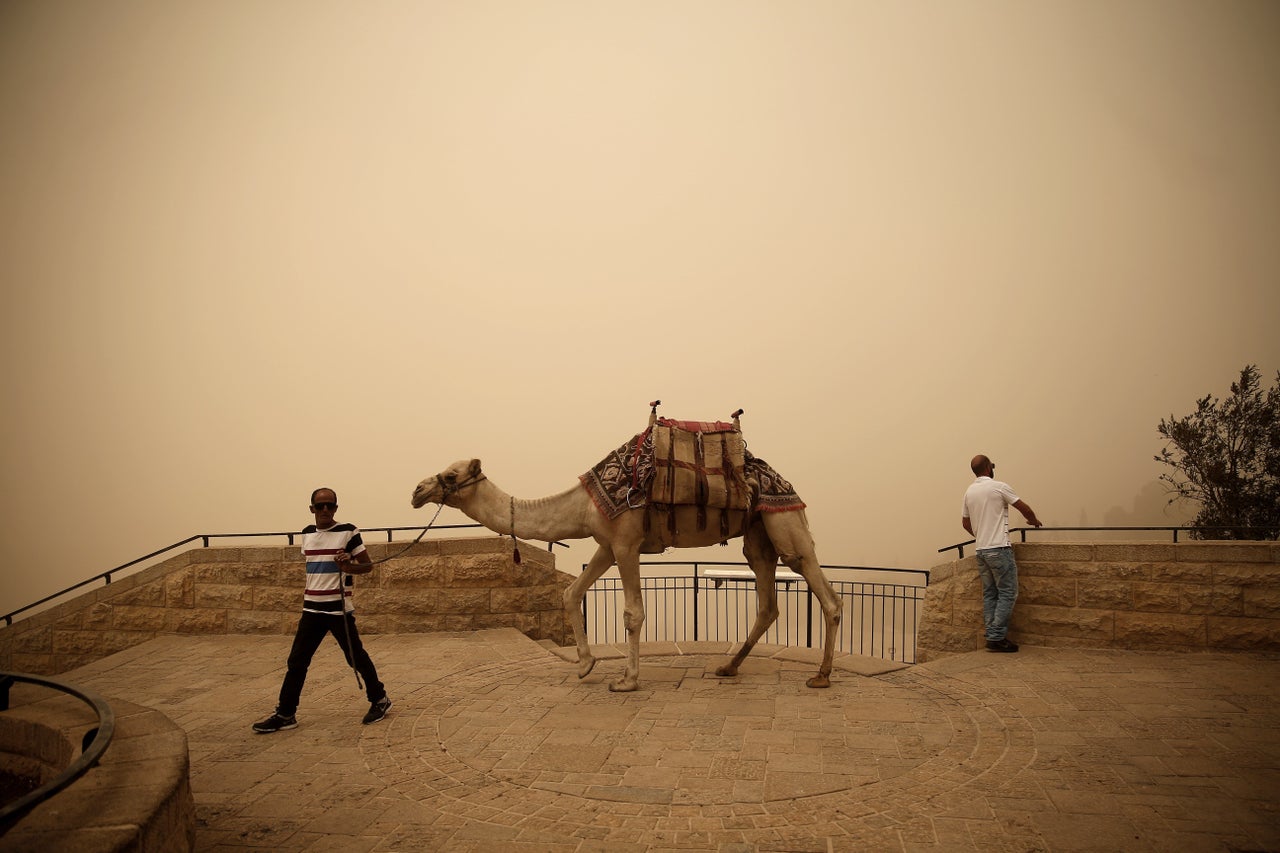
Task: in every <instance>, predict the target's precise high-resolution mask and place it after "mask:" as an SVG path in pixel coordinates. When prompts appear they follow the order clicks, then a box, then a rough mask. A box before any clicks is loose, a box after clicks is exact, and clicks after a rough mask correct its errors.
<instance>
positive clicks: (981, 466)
mask: <svg viewBox="0 0 1280 853" xmlns="http://www.w3.org/2000/svg"><path fill="white" fill-rule="evenodd" d="M990 464H991V460H990V459H988V458H987V457H985V456H983V455H982V454H981V453H979V454H978V455H977V456H975V457H973V461H972V462H970V463H969V469H970V470H971V471H973V473H975V474H981V473H982V472H983V471H985V470H986V468H987V466H988V465H990ZM337 497H338V496H337V494H336V493H335V494H334V499H335V500H337Z"/></svg>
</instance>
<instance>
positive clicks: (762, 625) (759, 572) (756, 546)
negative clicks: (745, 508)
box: [716, 521, 778, 677]
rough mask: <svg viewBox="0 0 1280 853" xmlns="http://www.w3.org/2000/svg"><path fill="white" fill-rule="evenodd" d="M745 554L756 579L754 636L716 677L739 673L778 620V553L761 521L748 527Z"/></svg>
mask: <svg viewBox="0 0 1280 853" xmlns="http://www.w3.org/2000/svg"><path fill="white" fill-rule="evenodd" d="M742 555H743V556H744V557H746V558H747V564H748V565H749V566H751V571H752V572H754V573H755V576H756V620H755V623H754V624H753V625H752V626H751V633H749V634H748V635H747V639H746V641H745V642H743V644H742V648H740V649H738V653H737V654H735V655H734V656H733V658H732V659H731V660H730V661H729V662H728V663H726V664H725V665H724V666H721V667H720V668H719V669H717V670H716V675H719V676H725V677H730V676H734V675H737V674H738V667H739V666H741V665H742V662H743V661H744V660H746V659H747V655H749V654H751V650H752V649H754V648H755V646H756V643H758V642H760V638H761V637H763V636H764V632H765V631H768V630H769V628H770V626H772V625H773V623H774V622H776V621H777V620H778V586H777V582H776V579H777V574H778V552H777V551H775V550H774V548H773V543H772V542H770V541H769V537H768V536H767V535H765V529H764V527H763V526H762V525H761V523H760V522H759V521H755V522H753V523H752V524H751V526H750V527H748V528H747V532H746V533H745V534H744V535H743V538H742Z"/></svg>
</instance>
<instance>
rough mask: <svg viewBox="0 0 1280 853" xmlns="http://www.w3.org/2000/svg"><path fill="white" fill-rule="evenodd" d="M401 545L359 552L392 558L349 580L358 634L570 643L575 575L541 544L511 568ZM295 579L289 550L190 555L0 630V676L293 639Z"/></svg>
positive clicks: (463, 550)
mask: <svg viewBox="0 0 1280 853" xmlns="http://www.w3.org/2000/svg"><path fill="white" fill-rule="evenodd" d="M406 544H408V543H404V542H391V543H369V544H368V548H369V554H370V556H371V557H372V558H373V559H374V560H379V559H381V558H383V557H386V556H389V555H397V556H395V558H394V559H392V560H390V561H388V562H386V563H383V564H380V565H378V566H377V567H376V568H375V569H374V570H373V571H372V572H371V573H369V574H367V575H357V576H356V578H355V605H356V619H357V622H358V624H359V626H360V632H361V633H362V634H366V635H369V634H391V633H417V632H425V631H470V630H475V629H480V628H508V627H509V628H516V629H518V630H520V631H521V632H523V633H524V634H526V635H527V636H529V637H531V638H532V639H535V640H543V639H549V640H553V641H555V642H556V643H557V644H559V645H566V644H568V643H570V642H572V639H571V638H572V631H571V629H570V628H569V626H568V623H567V621H566V620H565V618H564V603H563V595H564V590H565V588H566V587H567V586H568V585H569V584H570V583H572V582H573V580H574V578H573V577H572V576H570V575H567V574H565V573H563V572H560V571H557V570H556V568H555V556H554V555H553V554H551V553H550V552H548V551H547V550H546V547H545V546H539V545H536V544H531V543H522V544H521V547H520V556H521V564H520V565H515V563H514V562H513V561H512V558H511V541H510V540H509V539H506V538H500V537H496V536H493V537H487V538H483V539H440V540H426V541H422V542H419V543H418V544H416V545H414V546H413V547H412V548H410V549H409V550H408V551H404V548H405V545H406ZM401 552H403V553H401ZM303 579H304V575H303V570H302V560H301V556H300V553H299V548H298V546H297V545H283V546H272V547H252V548H236V547H213V548H194V549H192V550H190V551H186V552H183V553H181V554H179V555H177V556H175V557H173V558H171V559H169V560H166V561H165V562H163V563H160V564H158V565H156V566H153V567H151V568H148V569H144V570H142V571H140V572H137V573H136V574H133V575H130V576H128V577H125V578H121V579H120V580H117V581H115V582H113V583H110V584H107V585H105V586H102V587H98V588H95V589H93V590H91V591H89V592H86V593H84V594H83V595H80V596H78V597H77V598H75V599H73V600H71V601H68V602H66V603H64V604H60V605H58V606H57V607H54V608H52V609H50V610H46V611H43V612H41V613H37V614H36V615H34V616H31V617H29V618H27V619H21V620H19V621H16V622H14V624H13V625H11V626H8V627H4V628H0V669H5V670H13V671H17V672H28V673H33V674H37V675H55V674H57V673H60V672H66V671H67V670H69V669H74V668H75V667H78V666H82V665H84V664H86V663H89V662H91V661H94V660H97V659H98V658H102V657H106V656H107V655H110V654H114V653H115V652H118V651H121V650H123V649H127V648H130V647H132V646H136V645H138V644H139V643H144V642H146V641H147V640H150V639H153V638H154V637H156V636H158V635H160V634H292V633H293V630H294V628H295V627H296V626H297V623H298V614H299V613H300V612H301V610H302V587H303Z"/></svg>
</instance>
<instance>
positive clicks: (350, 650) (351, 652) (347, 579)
mask: <svg viewBox="0 0 1280 853" xmlns="http://www.w3.org/2000/svg"><path fill="white" fill-rule="evenodd" d="M442 509H444V504H436V514H435V515H433V516H431V520H430V521H428V522H427V526H426V527H424V528H422V532H421V533H419V534H418V536H417V538H416V539H414V540H413V541H412V542H410V543H409V544H408V545H405V546H404V547H403V548H401V549H400V550H399V551H398V552H396V553H395V554H391V555H390V556H387V557H383V558H381V559H378V560H370V561H369V565H370V566H376V565H378V564H380V563H385V562H387V561H388V560H394V559H395V558H397V557H399V556H402V555H403V554H404V552H405V551H408V550H409V549H410V548H412V547H413V546H414V545H417V544H418V543H419V542H421V541H422V537H423V536H426V535H427V531H428V530H430V529H431V526H432V525H433V524H435V523H436V519H437V518H439V517H440V510H442ZM516 558H517V559H516V562H517V563H518V562H520V560H519V554H517V555H516ZM352 584H353V577H352V575H349V574H347V573H346V572H343V575H342V631H343V633H344V634H346V637H347V649H346V652H347V663H349V664H351V671H352V672H353V673H355V676H356V687H359V688H360V689H361V690H364V682H363V681H361V680H360V670H358V669H356V650H355V648H354V647H353V646H352V645H351V623H350V622H349V621H347V620H348V615H349V614H348V613H347V590H348V589H349V588H350V587H351V585H352ZM353 609H354V607H353Z"/></svg>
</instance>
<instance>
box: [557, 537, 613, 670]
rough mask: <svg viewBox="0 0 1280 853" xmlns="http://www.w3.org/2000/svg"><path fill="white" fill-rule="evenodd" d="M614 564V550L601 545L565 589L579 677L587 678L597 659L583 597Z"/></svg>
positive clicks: (565, 613)
mask: <svg viewBox="0 0 1280 853" xmlns="http://www.w3.org/2000/svg"><path fill="white" fill-rule="evenodd" d="M612 565H613V551H611V550H609V549H608V548H606V547H604V546H603V545H601V546H600V547H598V548H596V552H595V554H593V555H592V556H591V561H590V562H588V563H587V567H586V568H585V569H583V570H582V574H580V575H578V578H577V580H575V581H574V582H573V583H571V584H569V586H568V587H566V588H565V591H564V616H565V618H566V619H568V620H569V625H570V626H572V627H573V639H574V640H575V641H576V642H577V644H578V678H586V677H587V676H588V675H590V674H591V670H592V669H594V668H595V665H596V659H595V656H594V655H592V654H591V645H590V644H589V643H588V642H587V627H586V625H585V624H584V621H583V620H584V619H585V617H584V616H583V614H582V599H583V597H584V596H586V594H587V590H589V589H591V585H592V584H594V583H595V582H596V581H598V580H600V577H601V576H602V575H603V574H604V573H605V572H607V571H609V567H610V566H612Z"/></svg>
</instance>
